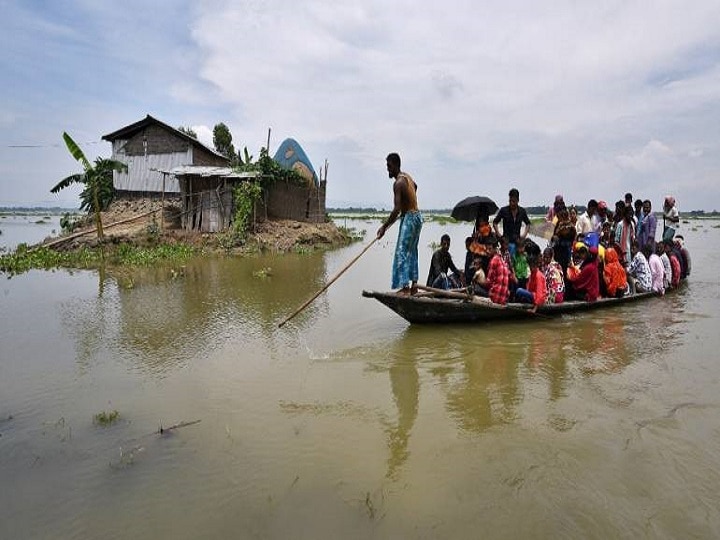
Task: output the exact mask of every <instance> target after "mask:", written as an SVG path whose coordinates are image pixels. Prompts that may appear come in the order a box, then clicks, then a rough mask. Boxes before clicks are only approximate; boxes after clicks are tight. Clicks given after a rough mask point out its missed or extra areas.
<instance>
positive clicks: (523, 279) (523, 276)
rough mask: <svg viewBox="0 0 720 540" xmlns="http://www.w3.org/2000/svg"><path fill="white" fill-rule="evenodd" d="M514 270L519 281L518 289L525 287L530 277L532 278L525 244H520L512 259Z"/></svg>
mask: <svg viewBox="0 0 720 540" xmlns="http://www.w3.org/2000/svg"><path fill="white" fill-rule="evenodd" d="M511 260H512V270H513V273H514V274H515V279H517V287H525V286H526V285H527V280H528V277H529V276H530V266H529V265H528V257H527V255H526V254H525V243H524V242H518V244H517V246H516V248H515V254H514V255H513V256H512V257H511Z"/></svg>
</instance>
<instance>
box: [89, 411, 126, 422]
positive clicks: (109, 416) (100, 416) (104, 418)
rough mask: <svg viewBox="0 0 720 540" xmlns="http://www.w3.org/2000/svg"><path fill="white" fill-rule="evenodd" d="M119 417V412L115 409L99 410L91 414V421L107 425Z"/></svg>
mask: <svg viewBox="0 0 720 540" xmlns="http://www.w3.org/2000/svg"><path fill="white" fill-rule="evenodd" d="M118 418H120V413H119V412H117V411H116V410H112V411H101V412H99V413H97V414H96V415H95V416H93V422H94V423H95V424H97V425H99V426H109V425H110V424H112V423H113V422H115V421H116V420H117V419H118Z"/></svg>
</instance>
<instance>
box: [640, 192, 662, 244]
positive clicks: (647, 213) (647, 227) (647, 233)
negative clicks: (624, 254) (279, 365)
mask: <svg viewBox="0 0 720 540" xmlns="http://www.w3.org/2000/svg"><path fill="white" fill-rule="evenodd" d="M656 230H657V218H656V217H655V214H653V212H652V203H651V202H650V201H649V200H648V199H645V200H644V201H643V218H642V228H641V229H640V233H639V235H638V242H639V243H640V249H643V248H644V247H645V246H646V245H649V246H650V247H651V248H652V250H653V251H655V232H656Z"/></svg>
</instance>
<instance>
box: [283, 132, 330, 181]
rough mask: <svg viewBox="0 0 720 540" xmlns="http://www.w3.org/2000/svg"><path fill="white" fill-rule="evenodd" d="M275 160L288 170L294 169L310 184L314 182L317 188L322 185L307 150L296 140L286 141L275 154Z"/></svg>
mask: <svg viewBox="0 0 720 540" xmlns="http://www.w3.org/2000/svg"><path fill="white" fill-rule="evenodd" d="M273 159H274V160H275V161H277V162H278V163H279V164H280V165H282V166H283V167H285V168H286V169H292V170H294V171H295V172H297V173H298V174H300V175H301V176H302V177H303V178H305V179H306V180H307V181H308V183H309V182H312V183H313V184H315V185H316V186H318V185H320V182H318V177H317V174H315V169H314V168H313V166H312V163H310V159H308V157H307V154H306V153H305V150H303V149H302V146H300V143H298V142H297V141H296V140H295V139H293V138H289V139H285V140H284V141H283V142H282V144H281V145H280V147H279V148H278V149H277V152H275V156H274V157H273Z"/></svg>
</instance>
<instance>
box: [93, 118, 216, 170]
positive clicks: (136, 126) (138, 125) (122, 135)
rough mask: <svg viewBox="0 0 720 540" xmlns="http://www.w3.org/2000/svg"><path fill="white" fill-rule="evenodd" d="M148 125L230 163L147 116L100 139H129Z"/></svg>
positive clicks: (193, 140) (163, 123) (197, 142)
mask: <svg viewBox="0 0 720 540" xmlns="http://www.w3.org/2000/svg"><path fill="white" fill-rule="evenodd" d="M150 124H156V125H158V126H161V127H163V128H165V129H167V130H168V131H170V132H171V133H173V134H174V135H175V136H176V137H180V138H181V139H184V140H186V141H187V142H189V143H190V144H192V145H194V146H199V147H201V148H204V149H205V150H207V151H208V152H210V153H211V154H215V155H216V156H218V157H221V158H223V159H224V160H226V161H227V162H230V160H229V159H228V158H227V156H223V155H222V154H221V153H219V152H218V151H217V150H215V149H214V148H210V147H209V146H206V145H205V144H203V143H201V142H200V141H198V140H197V139H196V138H194V137H191V136H190V135H188V134H187V133H183V132H182V131H179V130H177V129H175V128H174V127H172V126H170V125H168V124H166V123H165V122H161V121H160V120H158V119H157V118H153V117H152V116H150V115H149V114H148V115H147V116H146V117H145V118H143V119H142V120H138V121H137V122H135V123H133V124H130V125H127V126H125V127H123V128H120V129H118V130H116V131H113V132H112V133H108V134H107V135H103V136H102V139H103V140H105V141H109V142H113V141H115V140H117V139H129V138H131V137H132V136H133V135H134V134H135V133H137V132H138V131H140V130H141V129H143V128H144V127H146V126H148V125H150Z"/></svg>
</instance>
